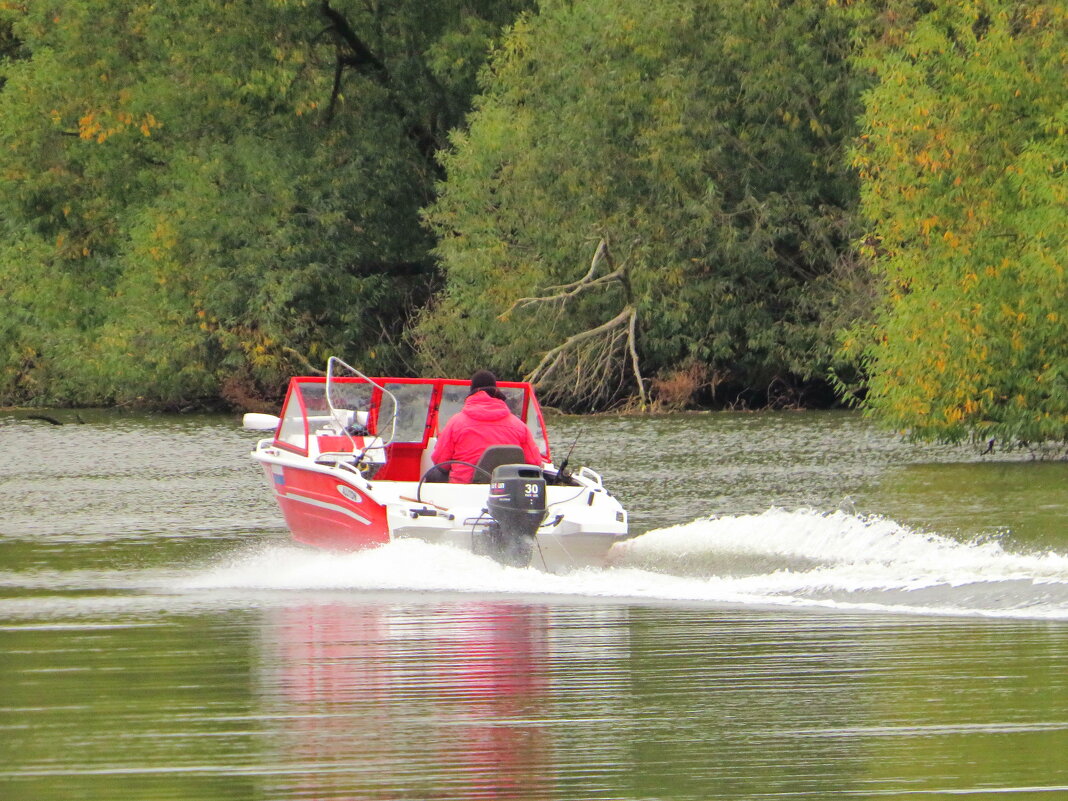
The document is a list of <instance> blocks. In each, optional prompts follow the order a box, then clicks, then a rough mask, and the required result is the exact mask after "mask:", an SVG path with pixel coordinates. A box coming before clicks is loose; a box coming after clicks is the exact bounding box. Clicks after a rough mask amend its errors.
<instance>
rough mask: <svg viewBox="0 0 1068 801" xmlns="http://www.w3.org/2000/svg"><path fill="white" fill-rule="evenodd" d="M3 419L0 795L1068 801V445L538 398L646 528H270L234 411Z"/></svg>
mask: <svg viewBox="0 0 1068 801" xmlns="http://www.w3.org/2000/svg"><path fill="white" fill-rule="evenodd" d="M52 414H53V415H54V416H56V417H59V418H61V419H62V420H64V421H66V424H65V425H62V426H52V425H49V424H48V423H46V422H43V421H39V420H28V419H26V414H25V413H17V412H10V413H4V414H0V457H2V458H0V799H4V801H31V800H32V801H51V800H52V799H91V800H92V801H97V800H98V799H99V801H117V800H119V799H161V800H162V799H190V801H193V800H194V799H196V801H205V800H206V799H250V800H252V799H254V800H257V801H258V800H259V799H413V800H414V799H435V800H438V799H442V800H443V799H531V800H534V799H561V800H562V801H563V800H567V801H570V800H572V799H643V800H644V799H664V800H665V801H666V800H668V799H693V800H694V801H697V800H698V799H701V800H704V799H828V798H847V799H864V798H870V799H898V798H899V799H925V798H960V797H964V798H976V799H989V798H1000V797H1006V798H1012V799H1032V798H1033V799H1039V798H1041V799H1052V798H1068V526H1066V521H1068V463H1065V462H1034V461H1031V460H1030V459H1028V458H1027V456H1026V455H1020V454H1009V455H1000V454H995V455H994V456H992V457H991V456H986V457H980V456H978V455H976V454H975V453H974V452H973V451H971V450H969V449H967V448H946V447H930V446H923V447H921V446H915V445H910V444H907V443H903V442H901V441H900V440H897V439H896V438H894V437H892V436H890V435H887V434H884V433H881V432H879V431H877V430H876V429H874V428H873V427H871V426H870V425H869V424H867V423H866V422H864V421H863V420H861V419H860V418H859V417H857V416H856V415H853V414H848V413H803V414H708V415H672V416H664V417H654V418H636V417H598V418H569V417H555V418H551V419H550V421H549V426H550V434H551V436H552V439H553V442H554V443H555V446H556V449H557V452H558V456H559V454H560V452H566V450H567V448H568V447H569V446H570V444H571V443H572V442H573V441H574V442H576V445H575V449H574V455H573V456H572V461H573V462H574V463H578V464H588V465H590V466H593V467H595V468H596V469H598V470H600V472H602V474H603V475H604V477H605V482H606V484H608V485H609V487H610V488H612V489H613V491H614V492H615V493H616V494H617V495H618V496H620V497H621V498H622V499H623V501H624V503H625V505H626V506H627V507H628V509H629V510H630V511H631V520H632V526H633V529H634V530H635V531H636V532H640V536H638V537H636V538H635V539H633V540H632V541H630V542H628V543H627V544H626V546H625V547H621V548H619V549H618V550H619V552H618V553H616V554H614V559H613V565H612V566H611V567H609V568H607V569H604V570H593V571H583V572H578V573H572V574H568V575H546V574H544V573H540V572H537V571H534V570H517V569H512V568H505V567H501V566H498V565H496V564H494V563H491V562H488V561H486V560H483V559H481V558H478V557H474V556H471V555H469V554H465V553H461V552H457V551H453V550H450V549H447V548H435V547H431V546H425V545H419V544H416V543H398V544H394V545H390V546H387V547H385V548H382V549H379V550H377V551H372V552H367V553H362V554H349V555H335V554H329V553H324V552H317V551H312V550H308V549H304V548H301V547H297V546H294V545H292V544H290V542H289V540H288V536H287V533H286V531H285V528H284V525H283V524H282V521H281V517H280V515H279V514H278V512H277V510H276V509H275V507H274V505H273V501H271V499H270V495H269V493H268V491H267V489H266V487H264V486H262V484H261V481H262V479H261V475H260V472H259V468H258V467H257V466H256V465H255V464H254V463H253V462H251V461H250V460H249V459H248V455H247V454H248V451H249V450H250V449H251V447H252V445H253V440H254V438H255V435H254V434H249V433H246V432H242V431H240V430H239V429H238V426H237V422H236V420H234V419H232V418H228V417H209V416H191V417H173V416H150V415H134V414H117V413H104V412H85V411H83V412H80V413H77V414H75V413H74V412H65V411H59V412H53V413H52Z"/></svg>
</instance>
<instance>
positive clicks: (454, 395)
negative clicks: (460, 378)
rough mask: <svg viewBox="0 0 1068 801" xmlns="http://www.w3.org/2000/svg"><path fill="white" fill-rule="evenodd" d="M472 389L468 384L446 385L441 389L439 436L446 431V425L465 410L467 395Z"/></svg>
mask: <svg viewBox="0 0 1068 801" xmlns="http://www.w3.org/2000/svg"><path fill="white" fill-rule="evenodd" d="M468 392H470V387H469V386H468V385H467V384H446V385H445V386H444V387H442V388H441V406H439V407H438V432H437V433H438V436H441V432H442V431H444V430H445V424H446V423H447V422H449V420H450V419H451V418H452V417H453V415H455V414H456V413H458V412H459V411H460V410H461V409H463V408H464V401H465V400H467V393H468Z"/></svg>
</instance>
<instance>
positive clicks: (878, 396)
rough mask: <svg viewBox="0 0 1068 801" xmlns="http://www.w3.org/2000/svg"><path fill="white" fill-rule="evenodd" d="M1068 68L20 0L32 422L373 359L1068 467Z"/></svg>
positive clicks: (897, 50)
mask: <svg viewBox="0 0 1068 801" xmlns="http://www.w3.org/2000/svg"><path fill="white" fill-rule="evenodd" d="M502 31H503V32H504V33H503V36H502ZM491 53H492V54H491ZM1065 74H1068V12H1066V11H1065V9H1064V7H1063V3H1057V2H1052V0H966V2H950V0H931V1H928V0H924V2H919V0H764V1H762V2H758V0H664V1H663V2H657V3H649V2H646V1H645V0H583V2H581V3H575V2H568V1H567V0H542V2H540V3H538V2H535V0H507V1H501V0H441V2H436V3H432V4H426V3H424V2H421V0H395V2H386V0H371V1H369V2H358V1H357V0H267V2H263V3H253V4H249V3H239V2H236V1H235V0H230V1H229V2H225V1H224V2H210V3H209V2H206V0H192V1H191V2H189V3H185V4H179V5H175V4H171V5H166V4H157V3H150V2H144V0H115V1H114V2H109V3H102V2H99V1H98V0H67V2H64V3H62V4H52V3H45V2H43V1H42V0H20V1H19V2H0V231H2V236H0V403H20V402H26V403H37V404H43V403H66V404H101V403H104V404H106V403H125V402H144V403H149V404H153V405H159V406H166V407H172V408H173V407H182V406H186V405H198V404H200V405H202V404H206V403H213V402H217V401H219V400H220V399H221V400H222V401H223V402H226V403H229V404H231V405H235V406H249V405H253V404H255V403H256V402H257V401H258V400H259V399H262V398H267V399H273V398H275V397H276V396H277V392H278V390H279V387H280V382H281V381H283V380H284V379H285V377H286V376H288V375H289V374H291V373H292V372H294V371H299V372H303V371H305V369H306V367H307V365H306V362H309V361H310V362H311V363H321V362H322V361H324V358H325V356H326V354H328V353H338V354H342V355H344V356H345V357H346V358H348V359H349V360H350V361H353V362H357V363H359V364H361V365H362V366H364V367H366V368H367V369H370V370H373V371H375V372H390V371H404V372H410V371H416V370H422V371H427V372H440V373H447V374H451V375H463V374H466V373H469V372H470V371H471V370H473V369H474V368H476V367H484V366H488V367H491V368H494V369H496V370H498V371H500V372H501V373H503V374H505V375H507V376H509V377H517V376H521V375H532V376H533V377H534V378H535V379H536V380H537V381H538V383H539V386H540V388H541V390H542V391H543V393H544V394H545V396H546V398H547V399H548V400H550V401H551V402H556V403H559V404H563V405H567V406H569V407H571V408H579V409H581V408H605V407H607V406H610V405H612V404H616V403H619V402H625V401H628V400H634V399H637V400H638V401H639V402H640V404H641V405H645V404H646V403H647V402H648V401H652V402H654V403H656V404H659V405H660V406H662V407H671V406H678V405H685V404H692V403H716V404H724V403H735V402H740V403H745V404H752V405H762V404H766V403H767V404H777V403H806V402H812V401H813V399H814V397H815V396H814V395H812V394H806V393H808V392H810V391H811V390H813V389H820V388H825V387H826V386H827V383H826V382H827V380H828V378H829V377H830V376H831V375H836V376H837V377H838V378H837V380H838V385H839V388H840V389H843V390H845V389H854V388H856V389H857V390H858V392H859V394H860V396H861V397H863V398H864V403H865V405H866V408H867V409H868V410H869V412H870V413H871V414H872V415H873V416H875V417H877V418H879V419H882V420H885V421H888V422H889V423H890V424H892V425H894V426H897V427H899V428H901V429H905V430H909V431H911V432H912V433H913V434H915V435H917V436H921V437H928V438H942V439H959V438H962V437H965V436H968V435H971V436H975V437H982V438H983V439H984V440H985V439H988V438H998V439H1001V440H1004V441H1009V442H1019V441H1027V442H1041V441H1050V440H1065V439H1068V322H1066V317H1068V289H1066V286H1068V279H1066V277H1065V273H1064V268H1065V264H1066V263H1068V236H1066V231H1068V216H1066V215H1065V209H1066V208H1068V189H1066V184H1065V182H1066V171H1068V144H1066V141H1068V140H1066V137H1065V132H1066V130H1068V104H1066V100H1068V82H1066V81H1065V80H1064V76H1065ZM472 109H473V110H472ZM469 111H470V112H471V113H470V114H469V115H468V112H469ZM843 331H845V334H844V342H845V347H841V344H842V342H843ZM851 371H854V372H852V373H851ZM858 371H859V372H858ZM827 399H828V396H826V395H824V396H822V397H821V398H820V400H821V401H826V400H827Z"/></svg>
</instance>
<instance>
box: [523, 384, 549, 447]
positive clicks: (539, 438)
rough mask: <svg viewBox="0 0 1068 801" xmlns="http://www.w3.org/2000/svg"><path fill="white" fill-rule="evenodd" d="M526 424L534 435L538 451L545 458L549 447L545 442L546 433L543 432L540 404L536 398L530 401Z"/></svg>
mask: <svg viewBox="0 0 1068 801" xmlns="http://www.w3.org/2000/svg"><path fill="white" fill-rule="evenodd" d="M526 423H527V428H529V429H530V433H531V434H533V435H534V444H535V445H537V446H538V450H539V451H540V452H541V455H542V456H544V455H545V454H546V453H547V452H548V450H549V446H548V443H546V442H545V432H544V431H543V430H542V427H541V421H540V420H539V419H538V402H537V401H536V400H534V398H531V399H530V407H529V408H528V409H527V420H526Z"/></svg>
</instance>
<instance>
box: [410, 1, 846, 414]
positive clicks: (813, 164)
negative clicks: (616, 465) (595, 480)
mask: <svg viewBox="0 0 1068 801" xmlns="http://www.w3.org/2000/svg"><path fill="white" fill-rule="evenodd" d="M849 34H850V28H849V25H848V22H847V21H846V20H844V19H843V18H842V16H841V15H839V14H837V13H835V12H833V11H829V10H828V9H827V8H826V6H825V3H824V2H823V0H804V1H803V2H763V1H762V2H756V1H755V0H754V1H753V2H747V1H743V0H739V2H731V3H723V2H707V1H705V0H673V1H672V2H664V3H647V2H644V0H588V1H587V2H583V3H569V2H543V3H541V10H540V14H538V15H537V16H526V17H524V18H522V19H521V20H520V21H519V22H518V23H517V24H516V25H515V27H514V28H513V29H512V31H511V32H510V34H509V36H508V37H507V39H506V40H505V42H504V44H503V47H502V48H501V49H500V50H499V52H498V53H497V54H496V57H495V59H494V61H493V62H492V67H491V69H489V70H488V71H487V72H486V74H485V75H484V78H483V83H484V91H483V94H482V95H481V96H480V98H479V100H478V107H477V110H476V112H475V114H474V115H473V117H472V118H471V120H470V126H469V129H468V130H466V131H464V132H460V133H457V134H455V135H454V137H453V143H452V144H453V147H452V148H451V150H450V151H449V152H448V154H447V155H446V156H445V166H446V170H447V173H448V181H447V182H446V183H445V184H444V186H443V187H442V192H441V196H440V198H439V200H438V201H437V203H436V204H435V205H434V206H433V207H432V208H431V209H430V210H429V212H428V219H429V221H430V223H431V224H432V226H433V228H434V230H435V231H436V232H437V234H438V237H439V245H438V249H437V253H438V255H439V257H440V258H441V261H442V265H443V267H444V269H445V271H446V277H447V287H446V290H445V292H444V294H443V296H442V297H441V298H439V300H438V302H437V303H436V305H435V306H434V308H433V309H432V310H431V311H430V313H429V314H427V315H426V316H425V318H424V319H423V320H422V321H421V324H420V326H419V329H418V332H419V335H420V337H419V344H420V347H421V350H422V352H423V354H424V356H425V358H427V360H428V361H429V362H430V363H431V364H433V365H435V366H436V367H437V369H438V370H441V371H444V372H449V373H463V372H466V371H469V370H471V369H472V368H473V367H475V366H476V365H479V364H489V365H491V366H493V367H495V368H496V369H498V370H502V371H505V372H508V373H516V372H519V373H523V372H527V371H529V370H531V369H532V368H534V367H535V365H536V364H537V363H538V360H539V359H540V358H541V357H542V355H543V354H544V353H545V352H546V351H548V350H550V348H552V347H553V346H556V345H558V344H559V343H560V342H561V341H563V340H565V339H566V338H567V337H576V336H580V335H581V333H582V332H584V331H591V330H594V329H596V328H597V327H598V326H602V325H604V324H606V323H608V324H610V328H609V329H606V330H604V331H602V332H601V333H600V334H599V335H597V336H594V337H591V338H588V339H586V340H584V341H583V343H582V347H579V348H576V349H574V350H573V351H572V352H571V353H570V354H564V355H563V356H562V358H561V359H559V360H558V363H557V364H556V366H555V370H554V371H553V372H551V373H550V374H549V375H547V376H546V378H545V380H543V382H542V384H543V388H544V389H547V390H549V391H550V393H551V395H552V396H553V397H554V399H556V400H558V401H560V402H563V403H565V404H568V405H571V406H575V405H585V404H589V405H595V406H599V405H603V404H604V403H606V402H610V401H612V400H613V399H614V398H615V397H618V396H619V395H626V394H630V393H633V392H634V391H635V385H634V383H633V367H632V364H631V361H632V360H631V359H630V358H629V356H628V354H627V353H626V344H627V342H626V337H624V336H620V335H619V333H620V329H621V328H622V327H623V326H624V325H625V324H626V322H627V318H626V315H625V314H624V316H622V317H620V316H618V315H620V312H621V310H623V311H626V310H628V309H629V310H632V311H633V312H634V313H635V317H636V322H637V331H636V343H634V344H636V350H637V353H638V357H639V358H638V363H639V365H640V367H639V372H641V373H644V374H645V375H647V376H659V378H660V381H659V386H660V388H661V389H665V388H667V387H676V386H678V385H680V384H681V385H683V386H685V385H686V384H687V382H686V381H680V380H679V373H680V372H682V373H687V374H688V375H689V376H690V378H691V379H693V380H691V381H690V382H689V387H690V388H694V387H695V385H697V384H699V383H700V382H701V381H706V382H707V383H708V384H709V385H711V386H712V388H713V389H714V388H715V387H716V386H717V385H720V386H721V393H723V392H728V391H729V392H731V393H732V394H737V393H741V392H744V391H750V392H752V393H754V395H755V397H756V398H757V402H763V401H765V400H767V399H768V393H769V390H773V388H774V387H776V386H781V385H782V384H783V382H784V381H785V382H793V381H795V380H797V379H806V378H810V377H813V376H823V375H825V374H826V371H827V369H828V367H829V365H830V359H831V354H832V351H833V350H834V347H833V331H834V325H832V324H829V323H828V320H831V319H834V315H835V314H836V309H837V308H838V301H839V297H838V295H839V293H840V291H841V288H840V282H838V281H837V280H834V279H835V278H836V277H837V276H836V271H837V270H840V269H842V268H843V265H848V252H849V243H850V241H851V239H852V238H853V236H854V229H853V214H852V208H853V205H854V201H855V196H856V188H855V185H854V181H853V178H852V176H851V174H850V173H849V171H848V166H847V164H846V158H845V155H844V150H845V147H846V145H847V143H848V142H849V141H850V137H851V135H852V134H853V133H854V128H853V119H854V117H855V116H856V115H857V114H858V113H859V106H858V105H857V96H858V93H859V91H858V86H857V82H856V79H855V77H854V74H853V71H852V70H851V68H850V66H849V63H848V61H847V56H848V54H849V38H850V37H849ZM601 241H603V242H604V243H605V244H606V245H607V252H608V255H609V258H607V259H603V260H602V265H603V269H601V270H600V271H599V272H595V273H594V274H593V275H591V276H590V277H589V281H587V283H586V284H585V285H583V286H581V287H578V286H576V287H572V289H575V290H577V291H572V292H569V293H568V295H569V296H568V297H567V298H561V299H559V300H557V301H554V302H537V303H528V304H521V305H520V306H519V307H517V308H514V309H513V308H512V307H513V305H514V304H515V303H516V301H517V300H519V299H521V298H524V297H531V296H535V295H539V294H540V295H543V296H545V295H552V294H560V291H559V290H552V289H549V287H552V286H556V287H560V286H563V285H568V284H570V283H572V282H575V281H577V280H578V279H580V278H581V276H582V275H583V274H584V273H586V272H587V267H588V265H589V264H590V260H591V257H592V256H593V254H594V252H595V249H596V248H597V246H598V243H599V242H601ZM615 271H621V274H620V275H619V279H618V280H614V281H611V282H609V281H602V282H600V283H591V282H593V281H594V280H595V279H597V278H598V277H600V278H604V277H605V276H607V275H610V274H611V273H612V272H615ZM613 320H615V321H616V322H615V324H614V325H611V324H612V321H613ZM613 364H614V365H615V367H614V369H613V368H612V367H611V365H613ZM625 371H630V372H631V376H630V380H629V382H624V381H623V380H622V374H623V373H624V372H625ZM541 374H542V373H540V372H539V375H541ZM609 375H612V376H615V377H616V381H615V383H613V382H612V381H611V380H607V381H606V380H605V378H606V377H607V376H609ZM591 376H593V377H594V378H595V379H596V380H594V381H590V380H588V379H589V378H590V377H591ZM662 394H665V395H666V394H667V393H666V392H662ZM681 400H686V398H682V399H681Z"/></svg>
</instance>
